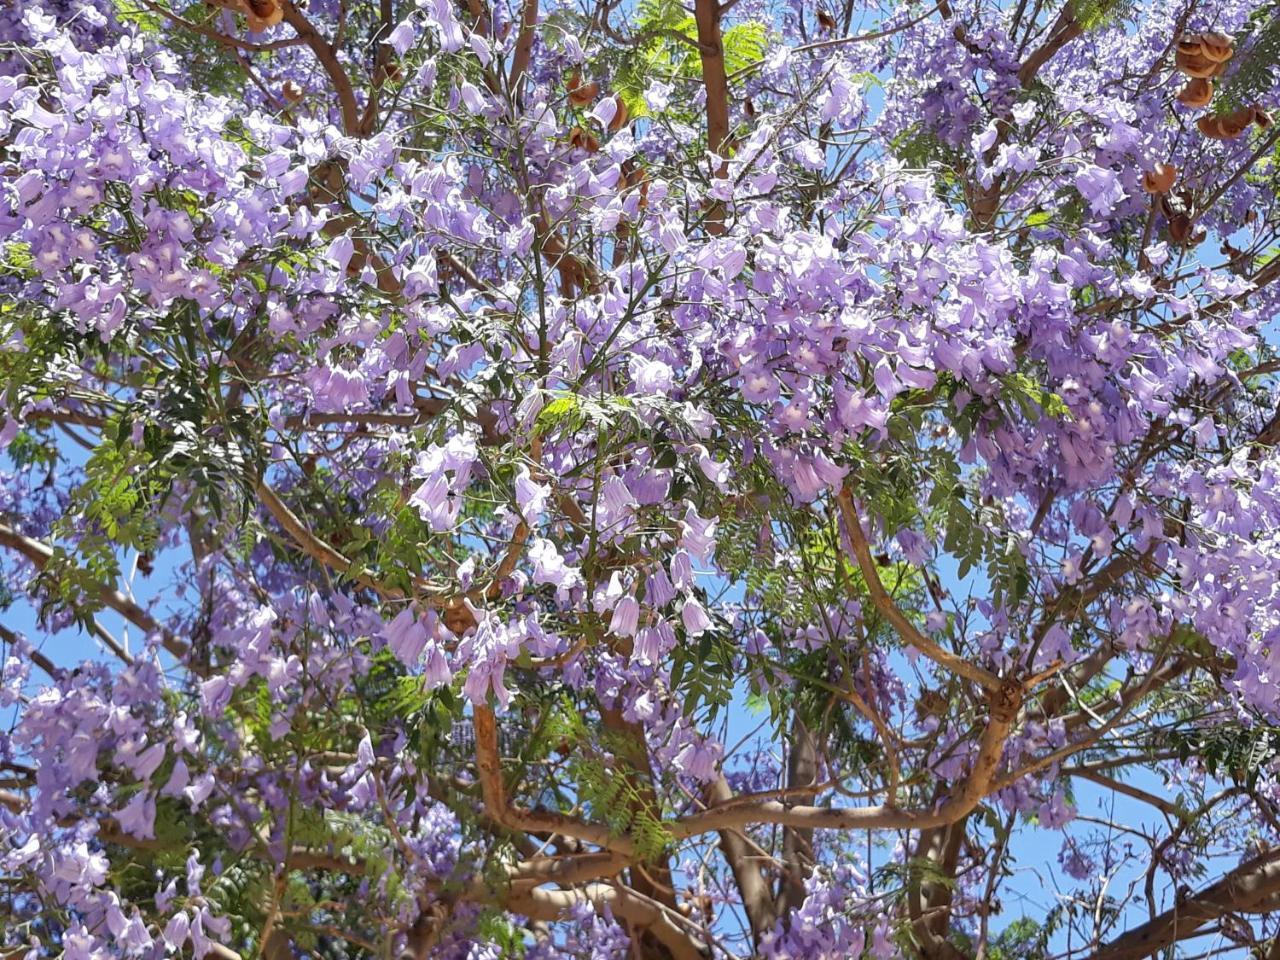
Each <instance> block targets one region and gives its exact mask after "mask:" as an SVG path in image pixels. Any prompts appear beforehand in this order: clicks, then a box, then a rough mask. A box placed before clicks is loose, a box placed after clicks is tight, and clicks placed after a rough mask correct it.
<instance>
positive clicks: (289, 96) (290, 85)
mask: <svg viewBox="0 0 1280 960" xmlns="http://www.w3.org/2000/svg"><path fill="white" fill-rule="evenodd" d="M280 95H281V96H282V97H284V99H285V102H286V103H297V102H298V101H299V100H301V99H302V88H301V87H300V86H298V85H297V84H296V83H295V82H294V81H292V80H286V81H285V82H284V86H283V87H281V88H280Z"/></svg>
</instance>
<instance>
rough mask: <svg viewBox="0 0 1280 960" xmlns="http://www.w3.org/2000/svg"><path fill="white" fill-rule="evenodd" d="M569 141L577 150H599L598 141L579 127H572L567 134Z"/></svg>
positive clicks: (589, 151) (593, 151) (590, 151)
mask: <svg viewBox="0 0 1280 960" xmlns="http://www.w3.org/2000/svg"><path fill="white" fill-rule="evenodd" d="M569 142H570V143H571V144H573V145H574V146H575V147H577V148H578V149H579V150H585V151H587V153H597V152H599V150H600V141H599V140H597V139H596V138H595V137H593V136H592V135H591V134H589V133H587V131H585V130H583V129H582V128H581V127H574V128H573V130H572V131H571V132H570V134H569Z"/></svg>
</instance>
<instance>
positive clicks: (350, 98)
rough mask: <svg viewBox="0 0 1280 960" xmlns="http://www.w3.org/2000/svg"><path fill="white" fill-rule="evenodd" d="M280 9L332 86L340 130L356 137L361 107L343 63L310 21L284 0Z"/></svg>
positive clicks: (358, 132)
mask: <svg viewBox="0 0 1280 960" xmlns="http://www.w3.org/2000/svg"><path fill="white" fill-rule="evenodd" d="M283 6H284V20H285V23H287V24H289V26H291V27H293V29H294V32H296V33H297V34H298V36H299V37H300V38H301V39H302V42H303V43H305V44H306V45H307V46H308V47H310V48H311V52H312V53H314V54H315V55H316V59H317V60H318V61H320V66H321V67H323V68H324V72H325V73H326V74H327V75H328V77H329V82H330V83H332V84H333V92H334V94H335V95H336V96H337V98H338V108H339V109H340V110H341V111H342V126H343V129H344V130H345V131H346V133H347V134H348V135H350V136H353V137H354V136H359V135H360V108H359V107H358V106H357V105H356V95H355V91H354V90H353V89H352V87H351V78H350V77H349V76H347V71H346V70H345V69H344V68H343V66H342V61H341V60H339V59H338V51H337V50H335V49H334V48H333V44H331V43H330V42H329V41H328V40H326V39H325V38H324V37H322V36H321V35H320V32H319V31H318V30H316V28H315V27H314V26H312V25H311V21H310V20H308V19H307V18H306V17H305V16H303V14H302V13H301V11H299V10H298V8H297V7H296V6H294V4H293V3H292V2H290V0H285V2H284V4H283Z"/></svg>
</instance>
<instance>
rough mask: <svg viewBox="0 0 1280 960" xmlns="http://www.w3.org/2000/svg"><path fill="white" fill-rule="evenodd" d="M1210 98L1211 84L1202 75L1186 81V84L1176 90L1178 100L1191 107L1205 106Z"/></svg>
mask: <svg viewBox="0 0 1280 960" xmlns="http://www.w3.org/2000/svg"><path fill="white" fill-rule="evenodd" d="M1212 99H1213V84H1212V83H1211V82H1210V81H1208V80H1206V79H1204V77H1196V78H1195V79H1193V80H1190V81H1188V83H1187V85H1186V86H1185V87H1183V88H1182V89H1181V90H1180V91H1179V92H1178V102H1179V103H1181V104H1182V105H1183V106H1186V107H1192V108H1193V109H1194V108H1199V107H1207V106H1208V105H1209V101H1210V100H1212Z"/></svg>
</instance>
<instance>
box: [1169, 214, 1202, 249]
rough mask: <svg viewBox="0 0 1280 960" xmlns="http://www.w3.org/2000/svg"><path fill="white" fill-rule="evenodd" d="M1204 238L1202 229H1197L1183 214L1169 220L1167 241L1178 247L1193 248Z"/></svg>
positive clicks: (1193, 222)
mask: <svg viewBox="0 0 1280 960" xmlns="http://www.w3.org/2000/svg"><path fill="white" fill-rule="evenodd" d="M1204 238H1205V229H1204V227H1197V226H1196V225H1195V221H1193V220H1192V219H1191V218H1190V217H1188V216H1187V215H1186V214H1185V213H1180V214H1178V215H1177V216H1174V217H1170V218H1169V239H1170V240H1172V241H1173V242H1174V243H1176V244H1178V245H1179V246H1184V247H1193V246H1195V245H1196V244H1197V243H1199V242H1200V241H1201V240H1203V239H1204Z"/></svg>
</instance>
